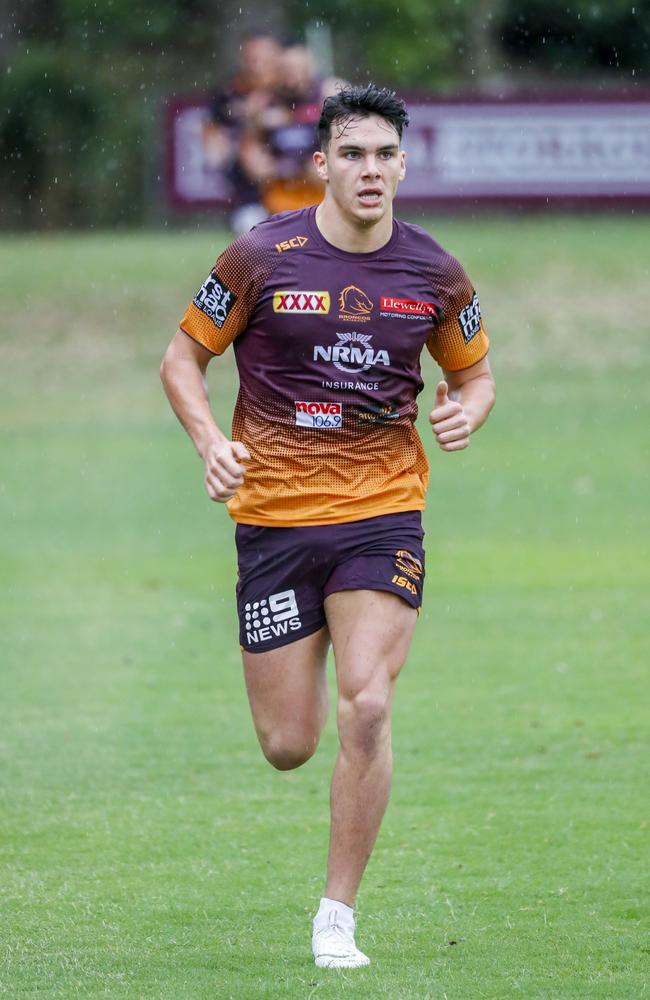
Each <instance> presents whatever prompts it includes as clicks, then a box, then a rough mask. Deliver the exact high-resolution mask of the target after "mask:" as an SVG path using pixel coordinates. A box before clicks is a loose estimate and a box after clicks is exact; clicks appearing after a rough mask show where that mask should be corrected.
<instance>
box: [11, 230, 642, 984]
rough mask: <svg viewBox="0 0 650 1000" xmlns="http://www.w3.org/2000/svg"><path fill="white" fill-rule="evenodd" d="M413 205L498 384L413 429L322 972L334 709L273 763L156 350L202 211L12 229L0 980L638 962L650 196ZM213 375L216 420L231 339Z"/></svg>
mask: <svg viewBox="0 0 650 1000" xmlns="http://www.w3.org/2000/svg"><path fill="white" fill-rule="evenodd" d="M433 228H434V231H435V232H436V233H437V234H438V236H439V238H440V240H441V242H443V243H444V244H445V245H446V246H448V247H449V248H450V249H452V250H454V251H455V252H456V253H457V254H458V255H459V256H460V258H461V259H462V260H463V262H464V263H465V264H466V267H467V270H468V271H469V273H470V274H471V276H472V278H473V279H474V281H475V283H476V287H477V289H478V290H479V293H480V295H481V299H482V304H483V309H484V312H485V315H486V319H487V323H488V327H489V330H490V333H491V335H492V339H493V350H492V358H493V366H494V368H495V371H496V373H497V376H498V381H499V400H498V406H497V409H496V410H495V412H494V414H493V416H492V418H491V420H490V423H489V424H488V426H487V427H486V428H485V429H484V430H483V431H482V432H481V434H480V435H479V436H477V438H476V440H475V442H473V445H472V448H471V449H470V450H469V451H468V452H467V453H466V454H464V455H462V456H444V455H442V454H441V453H439V452H437V451H435V452H434V451H433V449H432V450H431V461H432V477H431V479H432V486H431V492H430V497H429V507H428V510H427V513H426V528H427V539H426V541H427V557H428V573H427V593H426V604H425V609H424V612H423V615H422V619H421V621H420V624H419V627H418V631H417V634H416V639H415V642H414V645H413V649H412V655H411V657H410V660H409V664H408V666H407V668H406V669H405V671H404V673H403V676H402V677H401V678H400V684H399V689H398V694H397V698H396V704H395V734H394V744H395V753H396V774H395V784H394V794H393V798H392V802H391V806H390V809H389V813H388V815H387V818H386V822H385V824H384V827H383V829H382V833H381V835H380V839H379V842H378V845H377V849H376V851H375V854H374V855H373V858H372V861H371V864H370V867H369V869H368V872H367V876H366V879H365V882H364V885H363V889H362V893H361V896H360V900H359V944H360V945H361V947H363V948H364V949H365V950H367V951H368V952H369V953H370V955H371V957H372V959H373V964H372V966H371V967H370V968H369V969H367V970H358V971H357V972H355V973H340V974H339V973H334V974H332V973H325V972H319V971H317V970H315V969H314V968H313V966H312V964H311V962H310V954H309V922H310V916H311V913H312V911H313V909H314V905H315V902H316V901H317V899H318V897H319V895H320V892H321V889H322V872H323V866H324V859H325V852H326V847H327V832H328V831H327V797H328V781H329V775H330V771H331V766H332V762H333V757H334V753H335V746H336V737H335V731H334V727H333V723H332V720H330V724H329V725H328V729H327V732H326V734H325V738H324V740H323V744H322V747H321V749H320V751H319V754H318V755H317V756H316V757H315V758H314V760H313V761H311V762H310V763H309V764H308V765H307V766H306V767H305V768H303V769H301V770H300V771H298V772H295V773H289V774H278V773H275V772H273V771H272V770H271V769H270V768H268V766H267V765H265V764H264V763H263V761H262V759H261V756H260V754H259V751H258V750H257V747H256V743H255V739H254V735H253V730H252V725H251V723H250V720H249V717H248V709H247V706H246V700H245V694H244V689H243V682H242V679H241V675H240V669H239V653H238V647H237V638H236V622H235V614H234V606H233V589H234V574H235V562H234V552H233V545H232V526H231V524H230V522H229V521H228V519H227V517H226V516H224V511H223V510H221V509H218V508H216V507H215V506H213V505H210V503H209V501H208V500H207V499H205V498H204V496H203V493H202V487H201V469H200V465H199V462H198V459H197V458H196V457H195V455H194V454H193V452H192V448H191V446H190V444H189V442H188V441H186V440H185V439H184V438H183V436H182V432H181V431H180V429H179V428H178V427H177V425H176V424H175V421H174V419H173V417H172V416H171V414H170V413H169V412H168V410H167V407H166V403H165V400H164V398H163V395H162V392H161V390H160V388H159V385H158V381H157V371H156V369H157V363H158V360H159V357H160V355H161V353H162V350H163V348H164V345H165V343H166V341H167V340H168V338H169V337H170V336H171V334H172V332H173V330H174V329H175V325H176V322H177V319H178V317H179V316H180V314H181V313H182V310H183V308H184V305H185V301H186V300H187V299H188V298H189V297H190V295H191V294H192V293H193V291H194V290H195V287H196V286H198V284H199V283H200V282H201V281H202V279H203V277H204V276H205V272H207V269H208V268H209V266H210V263H211V261H212V259H213V258H214V257H215V256H216V253H217V251H218V248H219V246H221V245H223V241H224V240H225V234H223V233H219V232H215V233H210V232H207V231H203V232H200V233H187V234H184V233H174V234H169V235H160V234H153V235H147V234H121V235H96V236H87V237H86V236H77V237H55V236H52V237H44V236H40V237H31V238H25V239H13V240H12V241H11V242H10V243H9V242H5V243H3V244H0V260H1V263H2V266H1V267H0V274H1V275H2V279H1V280H2V288H1V291H2V303H3V317H4V320H5V323H4V327H3V329H4V333H3V334H2V339H1V340H0V389H1V392H0V425H1V426H2V428H3V434H2V438H1V441H0V518H1V523H2V534H1V536H0V588H1V593H2V601H1V604H0V624H1V635H2V641H1V651H0V664H1V667H0V669H1V688H2V697H1V698H0V754H1V759H0V887H1V892H2V906H1V907H0V996H5V997H8V998H12V1000H13V998H27V997H30V998H32V997H33V998H36V997H39V998H40V997H43V998H48V1000H54V998H61V1000H73V998H77V997H79V998H90V997H110V998H116V1000H117V998H124V1000H133V998H147V1000H149V998H165V1000H202V998H208V997H209V998H211V1000H212V998H229V997H233V998H235V997H236V998H238V1000H240V998H245V1000H248V998H251V1000H253V998H273V1000H279V998H294V997H295V998H305V1000H307V998H309V997H320V998H329V997H331V998H334V997H337V998H338V997H341V996H346V997H351V998H359V1000H366V998H375V997H378V998H379V997H382V998H386V1000H401V998H405V1000H406V998H408V1000H414V998H417V1000H426V998H436V1000H438V998H440V1000H444V998H448V1000H452V998H453V1000H474V998H477V1000H478V998H489V1000H494V998H511V997H512V998H516V997H526V998H539V1000H541V998H544V1000H569V998H576V1000H578V998H580V1000H585V998H589V1000H600V998H602V1000H611V998H616V1000H622V998H630V1000H639V998H640V997H642V996H644V995H645V994H646V993H647V991H648V971H647V970H648V955H649V946H648V938H647V927H648V919H649V918H650V908H649V904H648V899H649V898H650V896H649V893H648V889H649V888H650V886H649V885H648V881H649V879H648V847H649V841H650V827H649V826H648V824H649V823H650V814H649V810H648V799H647V795H645V794H644V789H645V788H647V779H648V760H649V759H650V757H649V754H648V740H647V708H646V698H645V692H646V690H647V683H648V660H649V655H648V654H649V652H650V650H649V648H648V645H649V643H648V633H647V607H648V597H649V593H648V591H649V589H650V588H649V583H648V570H647V564H648V560H647V543H648V520H647V497H648V493H649V490H648V487H649V485H650V483H649V474H648V469H649V468H650V466H649V463H648V458H649V455H648V450H649V445H650V441H649V438H648V435H647V426H648V410H649V405H650V389H649V385H650V381H649V379H648V370H649V351H648V333H649V330H648V319H647V317H648V315H650V309H649V308H648V306H649V305H650V303H649V302H648V295H649V291H648V289H649V288H650V282H649V281H648V264H647V252H646V251H645V250H644V247H645V248H647V246H648V243H649V240H650V221H648V220H645V219H630V220H621V219H617V218H614V217H612V218H591V217H582V218H579V219H563V218H559V219H558V218H553V219H544V218H538V219H530V220H526V219H521V220H512V219H506V220H500V219H486V220H483V221H475V222H470V221H462V222H457V223H455V222H452V221H450V220H448V219H444V220H439V222H437V223H435V224H434V227H433ZM425 375H426V376H428V381H429V383H430V384H431V383H433V382H434V380H435V378H436V373H435V371H434V368H433V365H431V364H429V365H428V367H427V365H425ZM211 391H212V396H213V401H214V406H215V409H216V411H217V414H218V417H219V419H220V420H221V421H222V422H223V423H224V424H227V419H228V414H229V411H230V407H231V405H232V400H233V396H234V378H233V368H232V363H231V361H230V359H228V358H224V359H223V361H221V362H216V363H215V364H213V365H212V366H211ZM425 393H426V390H425ZM422 432H423V434H424V433H425V432H426V425H425V424H423V426H422Z"/></svg>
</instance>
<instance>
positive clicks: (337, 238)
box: [316, 198, 393, 253]
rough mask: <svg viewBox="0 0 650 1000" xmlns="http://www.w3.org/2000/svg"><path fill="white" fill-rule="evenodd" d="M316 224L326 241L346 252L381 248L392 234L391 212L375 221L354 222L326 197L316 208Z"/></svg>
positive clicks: (360, 251)
mask: <svg viewBox="0 0 650 1000" xmlns="http://www.w3.org/2000/svg"><path fill="white" fill-rule="evenodd" d="M316 225H317V226H318V229H319V232H320V234H321V236H324V237H325V239H326V240H327V242H328V243H331V244H332V246H335V247H338V249H339V250H345V251H347V253H372V252H373V251H374V250H381V248H382V247H383V246H385V245H386V244H387V243H388V241H389V240H390V238H391V236H392V235H393V213H392V212H389V213H387V214H386V215H385V216H384V217H383V218H382V219H380V220H379V221H378V222H376V223H371V224H368V225H364V224H363V223H356V224H355V223H354V222H352V221H350V220H348V219H346V218H344V217H342V216H341V214H340V213H339V212H338V211H337V207H336V205H333V204H332V203H328V201H327V198H326V199H325V201H323V202H321V204H320V205H319V206H318V208H317V209H316Z"/></svg>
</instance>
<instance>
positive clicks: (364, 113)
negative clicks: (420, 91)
mask: <svg viewBox="0 0 650 1000" xmlns="http://www.w3.org/2000/svg"><path fill="white" fill-rule="evenodd" d="M368 115H379V116H380V117H381V118H385V119H386V121H387V122H390V124H391V125H392V126H393V128H394V129H395V131H396V132H397V134H398V136H399V137H400V139H401V138H402V132H403V131H404V129H405V128H406V126H407V125H408V123H409V115H408V111H407V110H406V105H405V104H404V101H403V100H402V99H401V97H398V96H397V94H396V93H395V91H394V90H388V88H387V87H377V86H375V84H374V83H368V84H366V85H365V86H348V87H341V89H340V90H338V91H337V92H336V94H334V95H333V96H332V97H326V98H325V100H324V101H323V109H322V111H321V115H320V120H319V122H318V138H319V140H320V144H321V148H323V149H324V148H325V146H327V144H328V143H329V141H330V138H331V135H332V125H333V123H334V122H344V121H346V120H347V119H349V118H357V117H361V118H367V117H368Z"/></svg>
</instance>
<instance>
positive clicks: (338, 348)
mask: <svg viewBox="0 0 650 1000" xmlns="http://www.w3.org/2000/svg"><path fill="white" fill-rule="evenodd" d="M336 336H337V338H338V343H337V344H334V346H333V347H322V346H320V345H317V346H316V347H314V361H331V362H332V364H333V365H334V367H335V368H338V370H339V371H340V372H347V373H348V374H350V375H353V374H358V373H359V372H367V371H368V369H369V368H372V367H373V366H374V365H389V364H390V355H389V353H388V351H375V350H374V349H373V348H372V347H371V346H370V341H371V340H372V334H371V333H347V332H346V333H337V335H336Z"/></svg>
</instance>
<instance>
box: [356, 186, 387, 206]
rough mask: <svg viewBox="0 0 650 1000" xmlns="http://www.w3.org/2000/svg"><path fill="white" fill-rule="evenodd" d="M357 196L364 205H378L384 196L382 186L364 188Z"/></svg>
mask: <svg viewBox="0 0 650 1000" xmlns="http://www.w3.org/2000/svg"><path fill="white" fill-rule="evenodd" d="M357 198H358V199H359V201H360V202H361V203H362V204H363V205H377V204H378V202H380V201H381V198H382V190H381V188H362V190H361V191H359V193H358V195H357Z"/></svg>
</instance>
